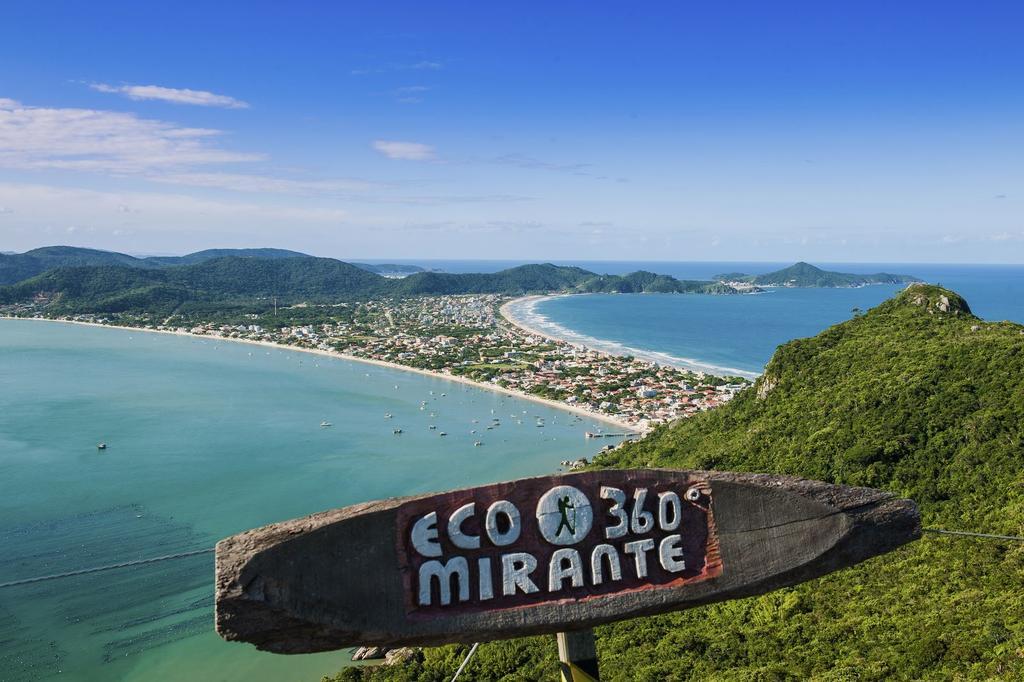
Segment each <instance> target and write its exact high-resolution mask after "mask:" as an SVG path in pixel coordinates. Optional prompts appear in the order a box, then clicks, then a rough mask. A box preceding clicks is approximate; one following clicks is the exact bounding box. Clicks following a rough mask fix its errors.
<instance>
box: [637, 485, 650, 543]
mask: <svg viewBox="0 0 1024 682" xmlns="http://www.w3.org/2000/svg"><path fill="white" fill-rule="evenodd" d="M646 500H647V488H637V489H636V490H634V491H633V514H632V521H633V532H634V533H636V534H637V535H642V534H644V533H649V532H651V529H652V528H654V514H652V513H651V512H649V511H644V502H645V501H646Z"/></svg>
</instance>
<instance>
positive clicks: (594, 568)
mask: <svg viewBox="0 0 1024 682" xmlns="http://www.w3.org/2000/svg"><path fill="white" fill-rule="evenodd" d="M601 559H607V560H608V573H609V580H611V581H612V582H615V581H616V580H621V579H622V568H621V567H620V566H619V552H618V550H616V549H615V548H614V547H613V546H611V545H598V546H597V547H595V548H594V551H593V552H592V553H591V555H590V577H591V582H592V583H593V584H594V585H600V584H601V583H603V582H604V567H603V566H602V565H601Z"/></svg>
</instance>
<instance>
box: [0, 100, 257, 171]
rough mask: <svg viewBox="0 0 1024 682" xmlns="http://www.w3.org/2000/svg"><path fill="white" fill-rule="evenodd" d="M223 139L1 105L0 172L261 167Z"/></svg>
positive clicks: (145, 123)
mask: <svg viewBox="0 0 1024 682" xmlns="http://www.w3.org/2000/svg"><path fill="white" fill-rule="evenodd" d="M220 134H221V133H220V131H219V130H211V129H209V128H188V127H184V126H179V125H176V124H174V123H166V122H164V121H158V120H154V119H144V118H139V117H137V116H136V115H134V114H130V113H122V112H115V111H102V110H95V109H51V108H45V107H30V106H25V105H21V104H19V103H17V102H14V101H12V100H0V166H5V167H8V168H20V169H26V168H28V169H40V168H59V169H72V170H86V171H100V172H107V173H121V174H128V173H148V172H153V171H155V170H163V169H173V168H185V167H192V166H197V165H206V164H221V163H238V162H249V161H259V160H262V159H263V158H264V157H263V155H262V154H250V153H241V152H233V151H229V150H226V149H222V148H220V147H218V146H216V144H215V143H214V139H215V138H216V137H217V136H219V135H220Z"/></svg>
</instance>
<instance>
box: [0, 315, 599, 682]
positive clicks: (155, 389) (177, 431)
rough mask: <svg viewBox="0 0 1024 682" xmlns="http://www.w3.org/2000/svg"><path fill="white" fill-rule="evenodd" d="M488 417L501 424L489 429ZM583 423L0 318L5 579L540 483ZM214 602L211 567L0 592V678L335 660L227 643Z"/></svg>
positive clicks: (1, 560)
mask: <svg viewBox="0 0 1024 682" xmlns="http://www.w3.org/2000/svg"><path fill="white" fill-rule="evenodd" d="M431 392H433V393H431ZM442 394H446V395H442ZM423 400H426V401H427V406H426V409H424V410H420V402H421V401H423ZM492 411H493V412H492ZM387 413H391V414H393V417H392V418H390V419H388V418H385V415H386V414H387ZM432 415H433V416H432ZM513 415H516V416H517V417H529V419H524V421H523V424H522V425H518V424H517V423H516V421H515V420H514V419H512V416H513ZM533 415H541V416H543V417H544V418H545V419H546V421H547V427H546V428H544V429H537V428H535V427H534V426H533V424H534V421H535V420H534V419H532V417H533ZM494 416H497V417H501V418H503V420H502V422H503V423H502V426H501V427H499V428H497V429H494V430H493V431H485V430H484V428H483V427H484V426H485V425H486V423H489V422H490V420H491V418H492V417H494ZM474 419H477V420H479V421H480V422H481V423H480V424H474V423H473V420H474ZM323 420H327V421H329V422H331V423H333V427H331V428H320V422H321V421H323ZM430 424H435V425H436V426H437V431H431V430H429V429H428V426H429V425H430ZM594 427H595V425H594V424H592V423H590V422H589V420H584V421H577V420H575V419H574V417H573V416H572V415H571V414H568V413H565V412H561V411H558V410H552V409H549V408H547V407H544V406H540V405H537V404H536V403H532V402H528V401H524V400H517V399H513V398H509V397H505V396H501V395H499V394H496V393H493V392H490V391H485V390H481V389H475V388H470V387H465V386H462V385H460V384H455V383H452V382H446V381H444V380H441V379H433V378H430V377H424V376H420V375H417V374H412V373H409V372H402V371H399V370H388V369H383V368H378V367H373V366H369V365H365V364H362V363H355V362H347V361H341V360H334V359H330V358H325V357H320V356H314V355H310V354H306V353H299V352H293V351H287V350H268V349H265V348H262V347H257V346H250V345H245V344H238V343H229V342H217V341H214V340H198V339H189V338H182V337H174V336H168V335H161V334H146V333H136V332H130V331H121V330H114V329H98V328H91V327H83V326H75V325H67V324H57V323H48V322H32V321H11V320H0V492H2V494H0V548H2V551H0V583H3V582H8V581H12V580H19V579H23V578H28V577H33V576H39V575H50V574H56V573H62V572H66V571H74V570H78V569H83V568H88V567H93V566H102V565H107V564H114V563H119V562H124V561H130V560H134V559H143V558H148V557H154V556H163V555H167V554H173V553H177V552H183V551H188V550H195V549H202V548H205V547H211V546H212V545H213V544H214V543H215V542H216V541H217V540H219V539H220V538H222V537H224V536H226V535H230V534H233V533H236V532H239V531H242V530H245V529H248V528H252V527H255V526H259V525H262V524H265V523H269V522H273V521H279V520H283V519H288V518H292V517H296V516H301V515H304V514H309V513H312V512H316V511H320V510H323V509H329V508H332V507H338V506H343V505H347V504H352V503H355V502H359V501H363V500H370V499H378V498H384V497H390V496H396V495H408V494H412V493H421V492H429V491H435V490H444V489H448V488H452V487H459V486H466V485H472V484H478V483H485V482H490V481H497V480H504V479H509V478H515V477H519V476H527V475H536V474H542V473H547V472H551V471H554V470H555V469H557V468H558V462H559V461H560V460H563V459H567V458H576V457H579V456H584V455H591V454H592V453H593V451H594V449H595V448H594V446H593V445H588V443H587V442H586V441H585V440H584V438H583V432H584V431H586V430H592V429H593V428H594ZM395 428H402V429H403V430H404V433H403V434H402V435H394V434H393V430H394V429H395ZM474 428H476V429H480V430H481V432H482V433H484V434H485V435H483V436H481V435H473V434H471V433H470V430H471V429H474ZM438 431H447V433H448V434H449V435H448V436H447V437H446V438H440V437H439V436H438V435H437V433H438ZM477 439H480V440H483V441H484V443H485V444H484V446H483V447H474V446H473V442H474V441H475V440H477ZM100 441H104V442H106V443H107V444H108V446H109V447H108V449H107V450H105V451H98V450H97V448H96V444H97V443H98V442H100ZM212 592H213V560H212V556H211V555H203V556H199V557H194V558H187V559H178V560H174V561H167V562H162V563H159V564H154V565H149V566H143V567H137V568H128V569H121V570H115V571H108V572H104V573H96V574H91V575H83V576H78V577H72V578H66V579H61V580H54V581H51V582H43V583H38V584H34V585H27V586H19V587H12V588H5V589H0V680H36V679H51V678H61V679H74V680H89V681H92V680H95V681H104V682H110V681H113V680H147V681H150V682H151V681H152V680H166V679H184V680H201V681H203V682H206V681H210V680H245V681H246V682H260V681H263V680H267V681H269V680H274V681H279V680H296V681H302V682H313V681H314V680H319V679H320V676H321V675H322V674H325V673H333V672H334V671H336V670H337V669H338V668H339V667H341V666H342V665H344V664H345V663H346V662H347V660H348V656H347V654H346V653H345V652H335V653H329V654H316V655H311V656H275V655H272V654H261V653H258V652H256V651H255V649H253V648H252V647H250V646H248V645H245V644H231V643H227V642H223V641H221V640H220V638H219V637H217V635H216V634H215V633H214V632H213V610H212ZM367 608H373V605H372V604H368V605H367Z"/></svg>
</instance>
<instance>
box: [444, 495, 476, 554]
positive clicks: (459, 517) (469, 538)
mask: <svg viewBox="0 0 1024 682" xmlns="http://www.w3.org/2000/svg"><path fill="white" fill-rule="evenodd" d="M474 513H476V503H475V502H470V503H469V504H464V505H462V506H461V507H459V508H458V509H456V510H455V512H454V513H452V515H451V517H450V518H449V519H448V537H449V538H450V539H451V541H452V544H453V545H455V546H456V547H461V548H462V549H480V536H479V535H466V534H465V533H463V532H462V524H463V523H464V522H465V521H466V519H468V518H469V517H471V516H472V515H473V514H474Z"/></svg>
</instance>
